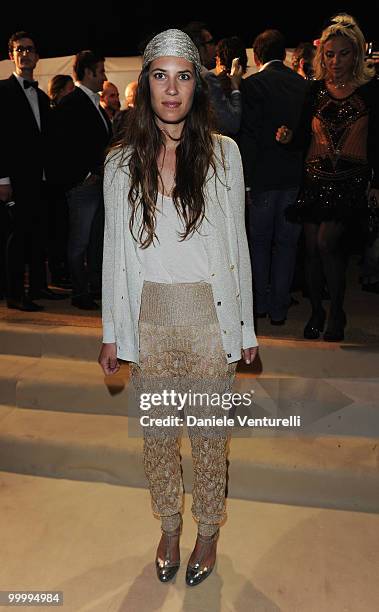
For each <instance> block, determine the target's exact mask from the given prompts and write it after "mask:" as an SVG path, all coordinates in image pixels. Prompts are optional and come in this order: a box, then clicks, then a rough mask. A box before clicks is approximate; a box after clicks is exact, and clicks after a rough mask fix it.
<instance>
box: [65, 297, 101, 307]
mask: <svg viewBox="0 0 379 612" xmlns="http://www.w3.org/2000/svg"><path fill="white" fill-rule="evenodd" d="M71 304H72V305H73V306H76V308H80V309H81V310H99V308H100V306H99V304H96V302H95V301H94V300H93V299H92V298H90V297H89V296H87V295H83V296H80V297H74V298H72V299H71Z"/></svg>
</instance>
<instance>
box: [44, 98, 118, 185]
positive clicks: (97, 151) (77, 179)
mask: <svg viewBox="0 0 379 612" xmlns="http://www.w3.org/2000/svg"><path fill="white" fill-rule="evenodd" d="M100 109H101V107H100ZM100 112H101V114H102V115H103V117H104V119H105V121H106V124H107V126H108V129H107V128H106V126H105V124H104V121H103V120H102V118H101V116H100V114H99V111H98V110H97V109H96V108H95V105H94V104H93V102H92V100H90V98H89V97H88V96H87V94H86V93H85V92H84V91H82V90H81V89H80V88H79V87H75V89H74V91H73V92H71V93H70V94H68V95H67V96H65V97H64V98H63V99H62V101H61V102H60V104H59V105H58V107H57V108H56V109H55V111H54V115H53V116H54V120H53V123H54V127H53V130H52V137H53V143H52V149H53V156H52V159H53V168H52V174H53V182H54V183H55V184H56V185H59V186H61V187H63V188H64V189H65V190H67V189H71V188H72V187H74V186H75V185H78V184H80V183H82V182H83V181H84V179H85V178H86V176H87V175H88V173H89V172H91V173H92V174H98V175H102V173H103V165H104V159H105V150H106V148H107V145H108V143H109V140H110V138H111V136H112V124H111V122H110V121H109V119H108V117H107V114H106V113H105V111H103V109H101V110H100Z"/></svg>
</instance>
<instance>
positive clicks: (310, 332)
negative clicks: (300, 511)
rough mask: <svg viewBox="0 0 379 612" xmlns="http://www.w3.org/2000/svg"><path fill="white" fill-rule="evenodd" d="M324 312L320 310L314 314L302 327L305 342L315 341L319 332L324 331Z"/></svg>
mask: <svg viewBox="0 0 379 612" xmlns="http://www.w3.org/2000/svg"><path fill="white" fill-rule="evenodd" d="M325 319H326V312H325V310H324V309H323V308H322V309H321V310H320V311H319V312H314V313H313V314H312V316H311V318H310V319H309V321H308V323H307V324H306V326H305V327H304V338H306V339H307V340H317V338H319V337H320V334H321V332H323V331H324V326H325Z"/></svg>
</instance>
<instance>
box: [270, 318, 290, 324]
mask: <svg viewBox="0 0 379 612" xmlns="http://www.w3.org/2000/svg"><path fill="white" fill-rule="evenodd" d="M286 321H287V319H271V325H284V323H285V322H286Z"/></svg>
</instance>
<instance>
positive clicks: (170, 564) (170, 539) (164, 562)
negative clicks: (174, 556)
mask: <svg viewBox="0 0 379 612" xmlns="http://www.w3.org/2000/svg"><path fill="white" fill-rule="evenodd" d="M181 528H182V525H181V524H180V526H179V527H178V529H176V530H175V531H163V529H162V538H166V551H165V555H164V558H163V559H162V558H161V557H159V556H158V552H157V555H156V557H155V569H156V572H157V576H158V580H160V581H161V582H169V581H170V580H172V579H173V577H174V576H175V574H176V573H177V571H178V569H179V567H180V550H178V559H179V560H178V561H171V559H170V547H171V546H172V545H173V544H175V542H174V538H177V539H178V542H177V544H178V549H179V538H180V532H181Z"/></svg>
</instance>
